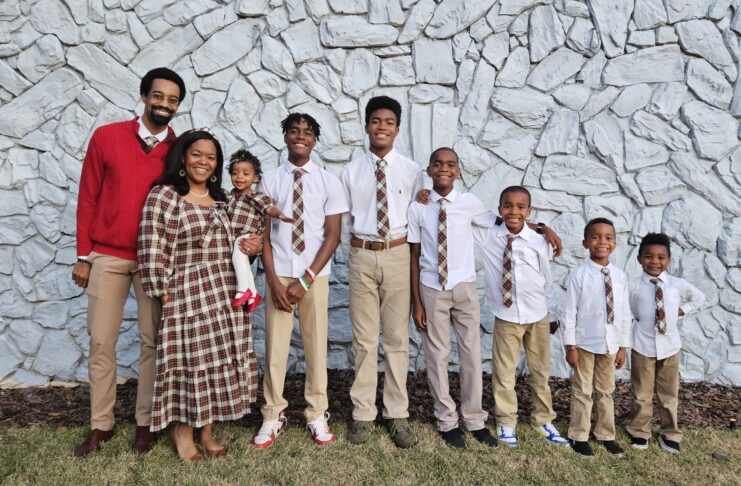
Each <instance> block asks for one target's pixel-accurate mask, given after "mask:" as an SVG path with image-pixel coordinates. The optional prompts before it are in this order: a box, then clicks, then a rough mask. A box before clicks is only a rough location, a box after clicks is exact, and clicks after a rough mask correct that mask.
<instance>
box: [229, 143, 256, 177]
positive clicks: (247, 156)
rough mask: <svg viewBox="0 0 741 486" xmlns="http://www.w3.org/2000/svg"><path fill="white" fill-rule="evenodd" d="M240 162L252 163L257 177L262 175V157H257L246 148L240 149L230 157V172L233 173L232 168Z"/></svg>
mask: <svg viewBox="0 0 741 486" xmlns="http://www.w3.org/2000/svg"><path fill="white" fill-rule="evenodd" d="M240 162H247V163H248V164H252V170H254V171H255V175H256V176H257V177H262V164H260V159H258V158H257V157H255V156H254V155H253V154H252V152H250V151H249V150H245V149H239V150H237V151H236V152H234V153H233V154H232V156H231V157H229V173H230V174H231V173H232V169H233V168H234V166H235V165H236V164H239V163H240Z"/></svg>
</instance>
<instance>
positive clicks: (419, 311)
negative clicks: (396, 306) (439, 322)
mask: <svg viewBox="0 0 741 486" xmlns="http://www.w3.org/2000/svg"><path fill="white" fill-rule="evenodd" d="M412 318H413V319H414V325H415V326H417V330H418V331H424V330H426V329H427V316H426V315H425V308H424V307H423V306H421V305H415V306H414V309H413V310H412Z"/></svg>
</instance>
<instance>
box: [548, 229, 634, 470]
mask: <svg viewBox="0 0 741 486" xmlns="http://www.w3.org/2000/svg"><path fill="white" fill-rule="evenodd" d="M582 245H583V246H584V248H586V249H587V250H589V259H588V260H587V261H586V262H584V263H583V264H582V265H581V266H579V267H577V268H575V269H574V270H573V271H572V272H571V275H569V279H568V282H567V284H566V302H565V305H564V308H563V311H562V314H561V315H562V317H563V322H562V323H563V326H564V327H563V331H564V344H565V345H566V361H567V362H568V363H569V365H571V367H572V368H573V369H574V377H573V380H572V385H571V389H572V392H571V422H570V423H569V432H568V437H569V439H571V447H572V448H573V449H574V451H576V453H578V454H580V455H581V456H583V457H592V456H594V452H593V451H592V448H591V447H590V446H589V442H588V440H589V429H590V425H591V421H590V417H591V415H592V390H594V396H595V401H596V402H597V410H596V413H595V415H596V422H595V425H594V436H595V438H596V439H597V441H598V442H599V443H600V444H602V445H603V446H604V447H605V449H607V452H609V453H610V454H612V455H614V456H616V457H623V455H624V452H623V449H622V448H620V446H619V445H618V444H617V442H615V408H614V404H613V401H612V393H613V392H614V391H615V368H620V367H621V366H623V363H624V362H625V348H626V347H627V346H628V345H629V344H630V325H631V314H630V306H629V304H628V281H627V277H626V276H625V273H623V272H622V271H621V270H620V269H619V268H617V267H616V266H615V265H613V264H611V263H610V254H611V253H612V252H613V251H614V250H615V245H616V236H615V227H614V225H613V223H612V221H610V220H609V219H606V218H595V219H592V220H591V221H589V222H588V223H587V225H586V227H585V228H584V241H583V242H582Z"/></svg>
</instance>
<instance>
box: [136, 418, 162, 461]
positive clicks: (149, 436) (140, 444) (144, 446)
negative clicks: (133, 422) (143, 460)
mask: <svg viewBox="0 0 741 486" xmlns="http://www.w3.org/2000/svg"><path fill="white" fill-rule="evenodd" d="M155 442H157V434H155V433H154V432H150V431H149V425H137V426H136V434H135V435H134V450H135V451H136V452H137V453H139V454H144V453H146V452H149V451H150V449H152V447H154V444H155Z"/></svg>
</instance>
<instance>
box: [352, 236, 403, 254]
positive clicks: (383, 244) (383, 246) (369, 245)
mask: <svg viewBox="0 0 741 486" xmlns="http://www.w3.org/2000/svg"><path fill="white" fill-rule="evenodd" d="M406 242H407V237H406V236H402V237H401V238H398V239H396V240H386V241H369V240H364V239H362V238H358V237H357V236H354V235H353V237H352V239H351V240H350V246H352V247H354V248H362V249H364V250H373V251H381V250H390V249H391V248H394V247H396V246H399V245H403V244H404V243H406Z"/></svg>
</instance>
